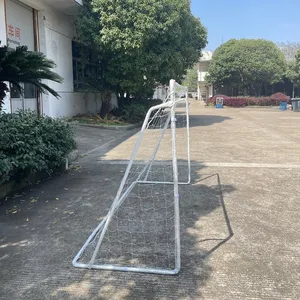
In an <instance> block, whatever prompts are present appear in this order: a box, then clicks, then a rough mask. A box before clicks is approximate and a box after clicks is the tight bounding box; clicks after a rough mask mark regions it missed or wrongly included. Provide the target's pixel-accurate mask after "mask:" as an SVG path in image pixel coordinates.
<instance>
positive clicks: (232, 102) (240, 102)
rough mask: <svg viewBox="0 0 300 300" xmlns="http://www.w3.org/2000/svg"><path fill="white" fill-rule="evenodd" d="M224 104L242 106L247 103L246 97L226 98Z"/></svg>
mask: <svg viewBox="0 0 300 300" xmlns="http://www.w3.org/2000/svg"><path fill="white" fill-rule="evenodd" d="M224 105H226V106H231V107H241V106H245V105H246V99H245V98H238V97H237V98H225V99H224Z"/></svg>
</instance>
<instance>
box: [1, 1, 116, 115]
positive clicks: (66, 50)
mask: <svg viewBox="0 0 300 300" xmlns="http://www.w3.org/2000/svg"><path fill="white" fill-rule="evenodd" d="M22 2H24V3H26V4H27V5H30V6H31V7H33V8H35V9H37V10H38V36H39V37H38V40H39V51H41V52H43V53H45V54H46V56H47V58H49V59H51V60H53V61H54V62H55V63H56V65H57V67H56V69H55V70H54V71H55V72H57V73H58V74H59V75H60V76H62V77H63V78H64V82H63V83H62V84H58V83H55V82H51V81H48V82H46V81H45V83H46V84H48V85H49V86H50V87H51V88H53V89H54V90H56V91H57V92H58V93H59V94H60V96H61V97H60V98H59V99H56V98H55V97H54V96H52V95H49V94H42V96H41V111H42V113H43V114H46V115H49V116H51V117H54V118H57V117H64V116H74V115H76V114H83V113H87V112H90V113H98V112H99V111H100V109H101V97H100V94H99V93H84V92H82V93H81V92H75V93H74V89H73V62H72V39H73V38H74V25H73V24H74V23H73V22H74V20H73V17H71V16H67V15H66V14H63V13H62V12H60V11H58V10H55V9H54V8H52V7H49V6H48V5H47V4H45V3H43V2H42V1H40V0H35V1H32V0H22ZM4 3H5V0H0V40H1V41H2V45H3V44H5V43H6V40H7V36H6V32H7V26H6V22H5V5H4ZM112 105H113V106H117V100H116V96H115V95H113V97H112ZM10 107H11V105H10V96H9V95H8V97H7V99H6V101H5V106H4V109H5V111H7V112H10Z"/></svg>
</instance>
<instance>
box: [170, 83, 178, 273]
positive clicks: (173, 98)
mask: <svg viewBox="0 0 300 300" xmlns="http://www.w3.org/2000/svg"><path fill="white" fill-rule="evenodd" d="M175 83H176V82H175V80H171V81H170V91H171V95H172V96H171V103H172V104H173V106H172V110H171V131H172V161H173V179H174V213H175V218H174V225H175V269H176V270H178V271H179V270H180V265H181V263H180V217H179V191H178V168H177V156H176V155H177V152H176V118H175V117H176V116H175V111H176V96H175Z"/></svg>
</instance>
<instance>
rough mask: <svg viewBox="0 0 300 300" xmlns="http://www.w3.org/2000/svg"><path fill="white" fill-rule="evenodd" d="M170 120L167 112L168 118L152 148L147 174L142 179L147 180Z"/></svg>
mask: <svg viewBox="0 0 300 300" xmlns="http://www.w3.org/2000/svg"><path fill="white" fill-rule="evenodd" d="M170 120H171V114H169V117H168V119H167V121H166V123H165V126H164V128H163V130H162V132H161V134H160V138H159V141H158V143H157V144H156V146H155V150H154V153H153V155H152V157H151V160H150V164H149V167H148V170H147V174H146V176H145V178H144V181H147V179H148V175H149V172H150V170H151V168H152V164H153V161H154V159H155V157H156V154H157V151H158V149H159V146H160V143H161V141H162V139H163V137H164V135H165V132H166V130H167V128H168V126H169V123H170Z"/></svg>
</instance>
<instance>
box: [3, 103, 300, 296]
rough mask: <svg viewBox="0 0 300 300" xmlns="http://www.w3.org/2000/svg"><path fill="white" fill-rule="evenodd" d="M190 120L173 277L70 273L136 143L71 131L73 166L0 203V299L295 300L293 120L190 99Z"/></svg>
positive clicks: (296, 123) (299, 123)
mask: <svg viewBox="0 0 300 300" xmlns="http://www.w3.org/2000/svg"><path fill="white" fill-rule="evenodd" d="M191 114H192V116H191V138H192V147H191V153H192V166H193V167H192V176H193V184H192V185H191V186H188V187H181V189H180V197H181V238H182V269H181V272H180V274H179V275H178V276H156V275H141V274H132V273H122V272H109V271H96V270H91V271H88V270H80V269H75V268H73V267H72V265H71V261H72V259H73V257H74V255H75V254H76V253H77V251H78V250H79V248H80V247H81V246H82V243H83V242H84V241H85V240H86V238H87V236H88V235H89V234H90V233H91V231H92V230H93V229H94V227H95V226H96V225H97V223H98V222H99V220H100V219H101V218H102V217H103V216H104V215H105V214H106V213H107V211H108V209H109V207H110V204H111V202H112V199H113V197H114V196H115V193H116V190H117V188H118V185H119V182H120V180H121V178H122V176H123V173H124V170H125V167H126V165H125V164H124V163H125V161H126V160H127V159H128V157H129V154H130V151H131V147H132V144H133V143H134V141H135V139H136V136H135V135H134V134H135V132H136V131H130V132H112V131H104V130H99V129H87V128H84V129H82V128H81V129H79V130H78V142H79V152H80V154H85V155H83V157H81V158H80V159H79V161H78V162H77V163H76V165H75V166H74V167H73V169H71V170H70V171H69V172H67V173H66V174H64V175H62V176H59V177H54V178H52V179H49V180H48V181H46V182H43V183H40V184H38V185H35V186H32V187H31V188H28V189H26V190H24V192H23V193H20V194H18V195H15V196H13V197H12V198H10V199H7V200H6V201H3V203H2V205H0V299H5V300H10V299H13V300H15V299H16V300H18V299H28V300H34V299H210V300H214V299H230V300H232V299H299V298H300V273H299V270H300V246H299V245H300V233H299V232H300V223H299V217H300V212H299V207H300V200H299V184H298V182H299V181H300V156H299V152H300V135H299V129H300V114H297V113H292V112H279V111H277V110H274V109H268V110H265V109H223V110H216V109H213V108H204V107H203V106H202V105H200V103H199V102H193V103H192V104H191ZM180 150H181V149H179V153H180V155H183V154H181V153H184V152H181V151H180ZM165 152H166V153H167V151H165ZM165 155H167V154H165ZM180 155H179V156H180ZM179 158H181V157H179ZM183 158H184V157H182V159H183ZM161 159H162V160H165V159H167V158H166V157H164V154H162V156H161ZM14 208H17V209H18V212H17V213H14V214H12V213H11V211H12V210H11V209H14Z"/></svg>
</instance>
